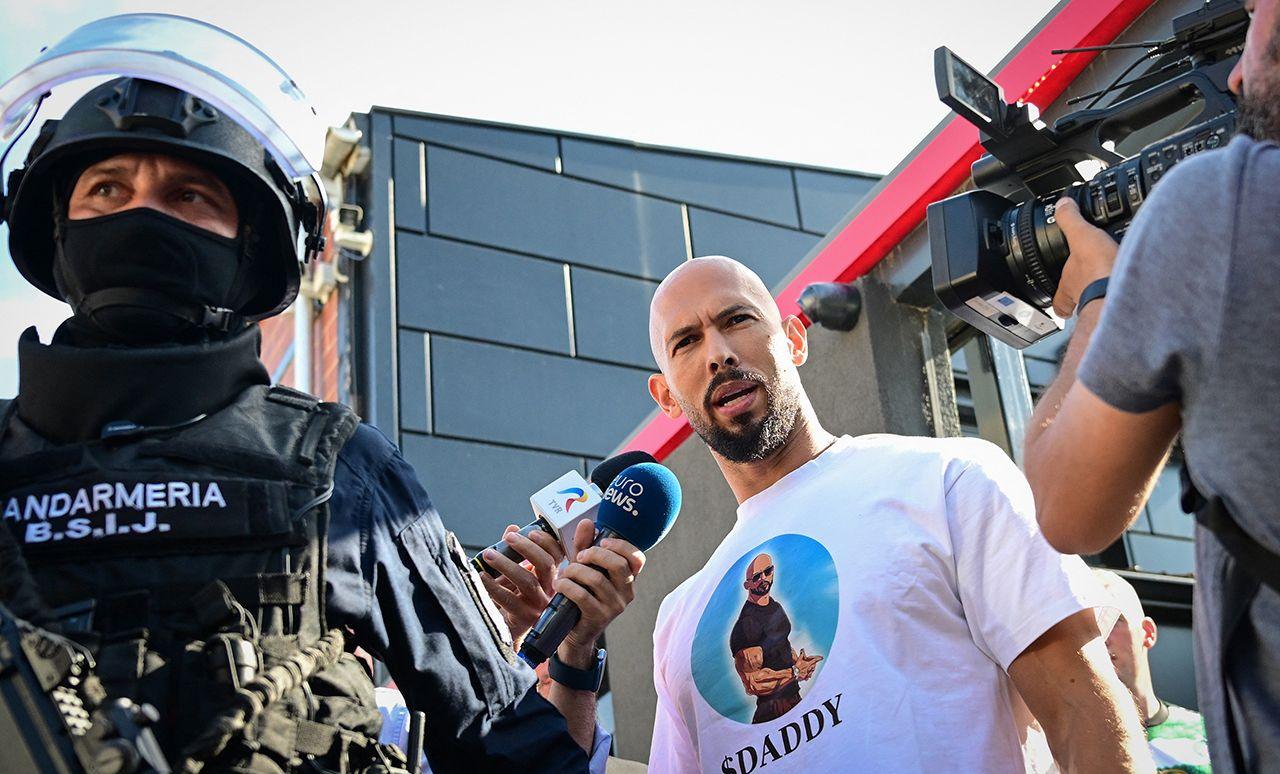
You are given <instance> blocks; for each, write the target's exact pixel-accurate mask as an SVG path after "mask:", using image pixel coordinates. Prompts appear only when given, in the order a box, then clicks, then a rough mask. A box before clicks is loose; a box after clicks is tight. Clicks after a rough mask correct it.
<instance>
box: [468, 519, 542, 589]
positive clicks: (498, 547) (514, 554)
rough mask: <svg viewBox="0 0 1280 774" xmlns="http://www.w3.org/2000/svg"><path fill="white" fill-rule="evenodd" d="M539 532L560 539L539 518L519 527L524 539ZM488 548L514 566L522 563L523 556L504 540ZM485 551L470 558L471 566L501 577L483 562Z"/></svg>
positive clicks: (495, 576) (479, 570) (478, 570)
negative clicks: (513, 563) (511, 562)
mask: <svg viewBox="0 0 1280 774" xmlns="http://www.w3.org/2000/svg"><path fill="white" fill-rule="evenodd" d="M539 530H541V531H543V532H546V533H548V534H550V535H551V536H553V537H555V538H556V540H559V539H560V536H559V535H558V534H557V533H556V531H555V530H554V529H553V528H552V527H551V525H550V524H548V523H547V522H546V521H544V520H543V519H542V518H541V517H539V518H537V519H534V520H533V521H532V522H530V523H529V524H526V525H524V526H523V527H521V528H520V534H521V535H524V536H525V537H529V536H530V535H532V534H533V533H534V532H537V531H539ZM489 548H492V549H493V550H494V551H497V552H498V553H500V554H502V555H503V556H505V557H507V558H508V559H510V560H511V561H513V562H515V563H516V564H520V563H521V562H523V561H524V556H523V555H521V553H520V552H519V551H517V550H516V549H515V547H514V546H512V545H510V544H509V543H507V541H505V540H499V541H498V542H497V543H494V544H493V545H491V546H489ZM487 550H488V549H484V550H482V551H480V552H479V553H477V554H476V555H475V556H473V557H471V566H472V567H474V568H476V571H477V572H487V573H489V575H490V576H492V577H494V578H497V577H499V576H500V575H502V573H500V572H498V571H497V570H495V569H494V568H493V567H492V566H490V565H489V563H488V562H486V561H485V560H484V552H485V551H487Z"/></svg>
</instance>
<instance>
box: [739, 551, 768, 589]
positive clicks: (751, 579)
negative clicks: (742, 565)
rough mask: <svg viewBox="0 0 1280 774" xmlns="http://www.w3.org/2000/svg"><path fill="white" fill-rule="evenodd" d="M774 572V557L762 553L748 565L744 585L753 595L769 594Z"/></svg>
mask: <svg viewBox="0 0 1280 774" xmlns="http://www.w3.org/2000/svg"><path fill="white" fill-rule="evenodd" d="M774 572H775V569H774V566H773V557H771V556H769V555H768V554H760V555H759V556H757V557H756V558H755V559H752V560H751V564H749V565H747V577H746V579H745V580H744V581H743V582H742V587H743V588H745V589H746V590H747V593H748V594H750V595H751V596H753V597H763V596H767V595H768V593H769V590H770V589H772V588H773V578H774Z"/></svg>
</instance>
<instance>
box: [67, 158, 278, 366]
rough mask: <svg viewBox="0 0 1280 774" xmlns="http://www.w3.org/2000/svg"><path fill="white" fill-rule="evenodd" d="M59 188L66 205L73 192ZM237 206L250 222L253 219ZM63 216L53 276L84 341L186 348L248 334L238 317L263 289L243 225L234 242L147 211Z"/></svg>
mask: <svg viewBox="0 0 1280 774" xmlns="http://www.w3.org/2000/svg"><path fill="white" fill-rule="evenodd" d="M85 166H87V165H83V166H80V167H79V168H80V169H84V167H85ZM78 177H79V172H78V171H77V172H76V174H74V175H73V176H69V177H68V178H64V180H66V179H69V180H71V181H73V182H74V180H75V179H76V178H78ZM59 187H60V188H62V192H61V193H62V195H61V196H59V197H58V200H59V201H60V202H63V203H65V202H66V201H67V200H68V195H69V192H70V190H71V187H72V186H71V185H65V186H59ZM236 198H237V204H238V205H239V211H240V213H241V217H242V219H243V218H245V217H246V216H247V215H249V214H250V213H252V212H253V211H254V210H253V209H252V207H251V206H246V205H250V203H249V202H246V201H244V200H243V198H242V197H239V196H237V197H236ZM65 211H66V209H65V206H64V207H63V210H62V213H59V214H58V215H57V219H56V222H57V228H56V229H55V258H54V277H55V279H56V281H57V283H58V287H59V289H60V290H61V291H62V293H63V295H64V296H65V298H66V299H67V302H68V303H69V304H70V305H71V309H72V312H73V317H72V319H71V320H70V321H68V322H69V324H70V326H71V327H72V328H74V329H75V330H76V332H77V333H79V334H80V338H81V339H82V340H83V339H88V340H97V341H99V342H101V343H105V344H115V345H123V346H146V345H157V344H188V343H194V342H199V341H210V340H220V339H223V338H226V337H227V336H228V335H231V334H234V333H237V332H238V331H240V330H243V328H244V326H245V324H246V323H245V321H244V319H243V318H242V317H240V315H238V314H235V312H236V310H238V309H240V308H241V307H242V306H243V305H244V304H245V303H246V302H248V301H249V299H250V298H252V296H253V294H254V290H255V287H254V286H255V282H254V279H255V278H254V276H253V274H254V272H253V271H252V263H253V261H252V252H253V251H252V250H251V249H249V248H250V246H251V243H252V241H253V231H252V229H249V228H246V227H244V225H243V223H242V225H241V228H240V232H239V234H238V235H237V236H236V238H234V239H228V238H226V237H223V236H221V235H218V234H215V233H213V232H211V231H208V230H206V229H202V228H200V227H198V226H194V225H192V224H190V223H187V222H185V221H183V220H181V219H179V218H175V217H173V216H171V215H166V214H165V213H163V212H160V211H158V210H154V209H150V208H146V207H139V208H134V209H128V210H122V211H120V212H116V213H112V214H110V215H103V216H100V217H96V218H86V219H82V220H69V219H67V218H66V216H65V214H63V213H65Z"/></svg>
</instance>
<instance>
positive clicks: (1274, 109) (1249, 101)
mask: <svg viewBox="0 0 1280 774" xmlns="http://www.w3.org/2000/svg"><path fill="white" fill-rule="evenodd" d="M1268 85H1270V84H1268ZM1268 92H1275V93H1274V94H1273V93H1268ZM1236 131H1238V132H1240V133H1241V134H1247V135H1249V136H1250V137H1252V138H1253V139H1255V140H1259V141H1264V142H1265V141H1271V142H1280V89H1268V90H1267V91H1264V92H1263V93H1261V94H1256V93H1255V94H1252V95H1246V96H1244V97H1241V98H1240V101H1239V103H1238V104H1237V107H1236Z"/></svg>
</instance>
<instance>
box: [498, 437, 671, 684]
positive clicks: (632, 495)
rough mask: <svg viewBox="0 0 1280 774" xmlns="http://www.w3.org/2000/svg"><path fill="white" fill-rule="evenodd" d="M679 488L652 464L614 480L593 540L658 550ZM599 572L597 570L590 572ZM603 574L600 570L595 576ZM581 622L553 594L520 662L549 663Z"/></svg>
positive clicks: (668, 473) (565, 602) (631, 469)
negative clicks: (622, 541)
mask: <svg viewBox="0 0 1280 774" xmlns="http://www.w3.org/2000/svg"><path fill="white" fill-rule="evenodd" d="M680 499H681V495H680V482H679V481H678V480H676V476H675V474H674V473H672V472H671V471H670V470H668V469H667V468H666V467H665V466H663V465H659V464H658V463H656V462H642V463H640V464H638V465H632V466H630V467H628V468H627V469H626V470H624V471H622V472H621V473H619V474H618V476H617V478H615V479H614V480H613V482H612V483H610V484H609V488H608V489H606V490H605V492H604V498H603V500H602V502H601V503H600V505H599V507H598V508H597V510H596V519H595V522H596V539H595V543H594V544H593V545H599V544H600V541H602V540H604V539H605V538H621V539H622V540H625V541H627V542H629V543H631V544H632V545H633V546H635V547H636V548H639V549H640V550H641V551H648V550H649V549H651V548H653V547H654V546H655V545H657V544H658V541H660V540H662V538H663V537H665V536H666V534H667V532H669V531H670V530H671V526H672V525H673V524H675V521H676V517H677V516H679V515H680ZM596 569H600V568H598V567H597V568H596ZM601 571H602V572H603V570H601ZM581 618H582V611H581V610H579V609H578V606H577V605H576V604H574V603H573V602H572V601H571V600H569V599H568V598H566V597H565V595H564V594H556V595H555V596H554V597H552V598H551V603H550V604H549V605H547V609H546V610H544V611H543V612H542V615H541V616H540V617H539V618H538V622H537V623H536V624H534V625H533V628H532V629H530V630H529V634H528V635H527V636H526V637H525V638H524V643H523V644H522V645H521V646H520V658H521V659H523V660H524V662H525V663H526V664H528V665H529V666H531V667H536V666H538V665H539V664H541V663H542V662H544V661H546V660H547V659H548V658H550V657H551V654H552V653H555V651H556V648H558V647H559V646H560V643H561V642H563V641H564V638H565V636H566V635H568V634H569V632H570V631H571V630H572V629H573V627H574V626H576V625H577V623H578V621H579V620H580V619H581Z"/></svg>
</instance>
